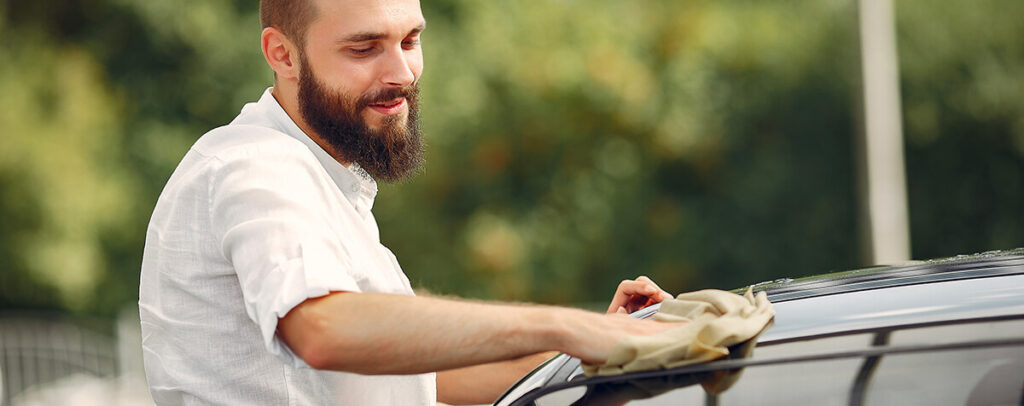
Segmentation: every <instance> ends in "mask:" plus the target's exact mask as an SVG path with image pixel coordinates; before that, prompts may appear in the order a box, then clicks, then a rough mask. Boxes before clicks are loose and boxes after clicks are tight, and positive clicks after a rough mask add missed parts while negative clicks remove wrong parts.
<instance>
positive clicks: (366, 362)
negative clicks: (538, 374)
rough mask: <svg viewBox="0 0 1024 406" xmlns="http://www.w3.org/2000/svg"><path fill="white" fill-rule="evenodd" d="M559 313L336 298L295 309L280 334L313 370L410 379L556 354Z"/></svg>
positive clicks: (406, 299)
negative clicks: (543, 353)
mask: <svg viewBox="0 0 1024 406" xmlns="http://www.w3.org/2000/svg"><path fill="white" fill-rule="evenodd" d="M565 310H567V309H557V310H555V308H545V307H541V306H525V305H497V304H487V303H477V302H467V301H454V300H448V299H441V298H433V297H414V296H399V295H386V294H377V293H335V294H331V295H328V296H325V297H322V298H317V299H311V300H307V301H306V302H304V303H303V304H301V305H299V306H297V307H296V308H295V309H293V310H292V311H291V312H289V313H288V315H287V316H286V317H285V318H283V319H281V324H280V326H279V331H280V333H281V336H282V338H283V339H284V340H285V342H286V343H288V344H289V346H291V348H292V350H293V351H295V352H296V353H297V354H298V355H299V356H301V357H302V358H303V359H304V360H305V361H306V362H307V363H309V364H310V365H311V366H313V367H314V368H318V369H331V370H340V371H348V372H357V373H362V374H409V373H422V372H430V371H440V370H447V369H455V368H460V367H465V366H469V365H477V364H483V363H489V362H494V361H501V360H508V359H512V358H517V357H523V356H526V355H530V354H535V353H538V352H541V351H545V350H552V349H560V348H561V347H563V346H564V343H563V341H564V334H561V331H560V330H561V329H560V327H561V326H560V324H561V323H557V322H554V321H553V319H552V313H557V312H561V311H565ZM580 313H585V312H580Z"/></svg>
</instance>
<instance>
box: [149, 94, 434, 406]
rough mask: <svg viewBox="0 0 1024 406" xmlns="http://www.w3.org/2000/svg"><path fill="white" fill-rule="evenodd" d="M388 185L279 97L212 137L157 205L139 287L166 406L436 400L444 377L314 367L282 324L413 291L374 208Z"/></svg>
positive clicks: (153, 372)
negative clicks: (320, 137)
mask: <svg viewBox="0 0 1024 406" xmlns="http://www.w3.org/2000/svg"><path fill="white" fill-rule="evenodd" d="M376 193H377V184H376V183H375V182H374V181H373V180H372V179H371V178H370V177H369V176H368V175H366V174H365V171H363V170H362V169H361V168H358V167H357V166H353V168H352V169H350V168H346V167H344V166H342V165H341V164H339V163H338V162H337V161H335V160H334V159H333V158H332V157H331V156H330V155H328V154H327V153H326V152H325V151H324V150H323V149H321V148H320V147H319V146H318V145H317V144H316V143H315V142H313V141H312V140H311V139H310V138H309V137H308V136H306V134H305V133H303V132H302V131H301V130H300V129H299V128H298V126H297V125H295V123H294V122H293V121H292V120H291V118H289V117H288V115H287V113H285V111H284V109H282V108H281V106H280V105H279V104H278V103H277V101H276V100H275V99H274V97H273V96H272V95H271V93H270V89H268V90H267V91H266V92H264V93H263V97H261V98H260V100H259V102H257V103H250V104H247V105H246V106H245V107H244V108H242V112H241V113H240V114H239V115H238V117H236V118H235V120H234V121H232V122H231V123H230V124H228V125H227V126H224V127H220V128H217V129H214V130H212V131H210V132H209V133H207V134H205V135H203V137H202V138H200V139H199V140H198V141H197V142H196V143H195V145H193V146H192V148H191V149H190V150H189V151H188V153H187V154H186V155H185V157H184V158H183V159H182V161H181V163H180V164H179V165H178V168H177V169H176V170H175V171H174V174H173V175H171V178H170V180H169V181H168V182H167V185H166V186H165V187H164V190H163V193H161V195H160V199H159V200H158V201H157V204H156V208H155V209H154V211H153V217H152V219H151V220H150V223H149V228H148V230H147V233H146V247H145V252H144V254H143V259H142V276H141V284H140V287H139V314H140V317H141V319H142V349H143V357H144V360H145V365H146V377H147V378H148V380H149V385H150V392H151V393H152V395H153V398H154V400H155V401H156V402H157V403H158V404H161V405H178V404H186V405H191V404H222V405H330V404H338V405H421V404H431V405H432V404H434V401H435V399H436V394H435V388H436V386H435V382H434V374H422V375H405V376H364V375H358V374H351V373H343V372H331V371H319V370H315V369H312V368H310V367H309V366H308V365H306V364H305V362H303V361H302V359H301V358H299V357H297V356H296V355H294V354H293V353H292V352H291V351H290V350H289V349H288V347H287V346H286V345H285V344H284V343H283V342H282V341H281V340H280V339H279V338H278V336H277V335H276V334H275V332H276V329H277V320H278V318H279V317H282V316H284V315H285V314H286V313H287V312H288V311H289V310H291V309H292V308H293V307H295V306H296V305H298V304H299V303H302V301H304V300H306V299H307V298H312V297H317V296H323V295H326V294H327V293H328V292H330V291H342V290H343V291H352V292H371V291H372V292H384V293H393V294H403V295H412V294H413V292H412V288H411V287H410V286H409V280H408V279H407V278H406V277H405V274H404V273H402V269H401V268H400V267H399V265H398V261H397V260H396V259H395V256H394V255H393V254H392V253H391V251H390V250H388V249H387V248H386V247H384V246H383V245H381V243H380V237H379V232H378V229H377V223H376V220H375V219H374V218H373V214H372V213H371V212H370V208H371V207H372V205H373V199H374V197H375V196H376Z"/></svg>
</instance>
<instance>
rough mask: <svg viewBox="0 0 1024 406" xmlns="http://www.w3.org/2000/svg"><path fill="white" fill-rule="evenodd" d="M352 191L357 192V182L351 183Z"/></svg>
mask: <svg viewBox="0 0 1024 406" xmlns="http://www.w3.org/2000/svg"><path fill="white" fill-rule="evenodd" d="M352 191H353V192H358V191H359V184H356V183H353V184H352Z"/></svg>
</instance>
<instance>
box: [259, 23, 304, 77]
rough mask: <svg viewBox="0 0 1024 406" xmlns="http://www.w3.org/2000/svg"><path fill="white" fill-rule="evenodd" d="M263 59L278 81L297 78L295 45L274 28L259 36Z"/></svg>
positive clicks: (297, 64) (267, 29) (265, 30)
mask: <svg viewBox="0 0 1024 406" xmlns="http://www.w3.org/2000/svg"><path fill="white" fill-rule="evenodd" d="M260 38H261V40H262V45H263V58H264V59H266V60H267V64H268V65H270V69H273V70H274V73H275V74H276V75H277V77H278V78H279V79H294V78H297V77H298V76H299V54H298V49H297V48H296V47H295V43H293V42H291V41H290V40H289V39H288V37H287V36H285V35H284V33H283V32H281V30H279V29H277V28H274V27H267V28H264V29H263V34H262V35H261V37H260Z"/></svg>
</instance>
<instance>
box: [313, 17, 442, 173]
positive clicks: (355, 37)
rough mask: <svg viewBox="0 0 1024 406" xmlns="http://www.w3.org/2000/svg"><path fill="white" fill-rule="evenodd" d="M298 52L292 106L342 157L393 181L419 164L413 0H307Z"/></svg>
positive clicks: (417, 22)
mask: <svg viewBox="0 0 1024 406" xmlns="http://www.w3.org/2000/svg"><path fill="white" fill-rule="evenodd" d="M315 2H316V3H317V8H318V13H317V17H316V19H315V20H314V21H313V22H312V23H311V24H310V26H309V29H308V31H307V33H306V45H305V47H304V49H303V51H302V52H300V53H299V63H300V67H299V70H300V77H299V81H298V87H299V94H298V96H299V111H300V113H301V114H302V116H303V119H304V120H305V121H306V123H307V124H309V126H310V127H312V128H313V130H315V131H316V132H317V133H318V135H320V136H321V137H323V138H324V141H326V142H327V143H329V144H330V145H331V146H332V147H333V149H334V151H332V152H334V153H335V154H336V155H337V156H338V157H339V158H341V159H342V160H343V161H354V162H356V163H358V164H360V166H362V167H363V168H364V169H366V170H367V172H369V173H370V174H371V175H373V176H374V177H375V178H377V179H380V180H384V181H396V180H401V179H403V178H405V177H407V176H408V175H410V174H412V173H413V172H415V170H416V169H417V168H418V166H419V164H420V163H421V161H422V145H421V141H420V137H419V132H418V128H417V122H416V118H417V86H416V84H417V81H418V79H419V77H420V74H421V73H422V71H423V54H422V51H421V50H420V44H419V35H420V31H422V29H423V26H424V20H423V16H422V13H421V12H420V8H419V2H418V1H416V0H315Z"/></svg>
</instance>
